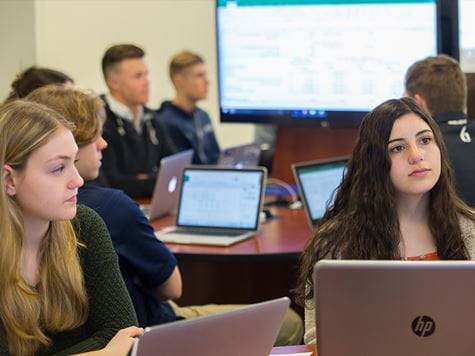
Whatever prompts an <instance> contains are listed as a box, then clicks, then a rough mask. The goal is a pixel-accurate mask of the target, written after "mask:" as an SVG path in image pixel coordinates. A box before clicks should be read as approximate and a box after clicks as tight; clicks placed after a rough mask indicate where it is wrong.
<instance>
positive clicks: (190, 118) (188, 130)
mask: <svg viewBox="0 0 475 356" xmlns="http://www.w3.org/2000/svg"><path fill="white" fill-rule="evenodd" d="M157 116H158V119H161V120H162V122H163V123H164V124H165V126H166V128H167V131H168V134H169V135H170V137H171V139H172V141H173V143H174V144H175V146H176V148H177V149H178V151H185V150H188V149H190V148H192V149H193V150H194V151H195V154H194V156H193V163H194V164H216V162H217V161H218V158H219V145H218V142H217V141H216V136H215V134H214V130H213V125H212V124H211V120H210V118H209V116H208V114H207V113H206V112H205V111H203V110H201V109H199V108H196V109H195V110H194V111H193V112H191V113H190V112H186V111H184V110H182V109H180V108H179V107H178V106H176V105H173V103H172V102H170V101H164V102H163V103H162V105H161V107H160V109H159V110H158V115H157Z"/></svg>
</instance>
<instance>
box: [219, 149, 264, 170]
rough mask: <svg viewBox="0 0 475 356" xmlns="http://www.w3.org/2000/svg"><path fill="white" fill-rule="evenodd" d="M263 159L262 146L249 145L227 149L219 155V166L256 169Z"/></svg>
mask: <svg viewBox="0 0 475 356" xmlns="http://www.w3.org/2000/svg"><path fill="white" fill-rule="evenodd" d="M260 158H261V145H260V144H259V143H249V144H245V145H238V146H232V147H228V148H225V149H224V150H223V151H221V153H220V154H219V159H218V165H220V166H226V167H236V168H242V167H255V166H257V165H258V164H259V159H260Z"/></svg>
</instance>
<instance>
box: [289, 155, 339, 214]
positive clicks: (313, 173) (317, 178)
mask: <svg viewBox="0 0 475 356" xmlns="http://www.w3.org/2000/svg"><path fill="white" fill-rule="evenodd" d="M345 167H346V162H345V161H340V162H333V163H327V164H316V165H314V166H308V167H302V168H299V169H298V170H297V172H298V175H299V180H300V185H301V187H302V190H303V192H302V193H303V194H304V195H305V201H306V204H307V208H308V210H309V212H310V217H311V219H312V221H315V220H318V219H320V218H321V217H322V216H323V214H324V213H325V210H326V208H327V206H330V205H331V204H333V200H334V198H335V194H333V193H334V192H335V190H336V189H337V188H338V186H339V185H340V183H341V180H342V178H343V174H344V172H345Z"/></svg>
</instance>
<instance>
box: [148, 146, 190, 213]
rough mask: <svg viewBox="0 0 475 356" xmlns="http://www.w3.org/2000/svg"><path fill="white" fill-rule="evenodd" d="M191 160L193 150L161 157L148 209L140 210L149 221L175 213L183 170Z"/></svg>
mask: <svg viewBox="0 0 475 356" xmlns="http://www.w3.org/2000/svg"><path fill="white" fill-rule="evenodd" d="M192 159H193V150H186V151H182V152H179V153H175V154H173V155H170V156H167V157H163V158H162V159H161V160H160V170H159V171H158V176H157V180H156V181H155V187H154V189H153V195H152V201H151V203H150V206H149V207H145V208H142V210H143V211H144V213H145V214H146V215H147V217H148V218H149V219H150V220H154V219H157V218H159V217H161V216H163V215H167V214H173V213H175V212H176V208H177V205H178V196H179V190H180V185H181V179H182V176H183V168H185V167H186V166H188V165H189V164H190V163H191V160H192Z"/></svg>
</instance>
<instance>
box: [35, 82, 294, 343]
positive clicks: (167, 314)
mask: <svg viewBox="0 0 475 356" xmlns="http://www.w3.org/2000/svg"><path fill="white" fill-rule="evenodd" d="M27 99H28V100H31V101H35V102H39V103H42V104H45V105H47V106H49V107H50V108H52V109H55V110H56V111H58V112H59V113H61V114H62V115H63V116H64V117H66V118H67V119H68V120H70V121H72V122H73V123H74V125H75V130H74V131H73V135H74V138H75V139H76V142H77V144H78V146H79V152H78V155H77V163H76V166H77V168H78V170H79V174H80V175H81V177H82V178H83V179H84V180H85V181H89V180H92V179H94V178H95V177H97V174H98V171H99V167H100V164H101V156H102V155H101V151H102V150H103V149H104V148H105V147H106V145H107V143H106V142H105V141H104V140H103V138H102V136H101V133H102V124H103V116H102V110H103V105H102V103H101V100H100V99H98V98H97V97H94V96H92V95H91V94H87V93H85V92H81V91H79V90H74V89H67V88H64V87H62V86H57V85H50V86H46V87H44V88H40V89H37V90H35V91H34V92H32V93H31V94H30V95H28V96H27ZM78 201H79V202H80V203H82V204H85V205H87V206H89V207H90V208H92V209H94V210H95V211H96V212H97V213H98V214H99V215H100V216H101V217H102V218H103V219H104V221H105V223H106V225H107V227H108V229H109V232H110V234H111V237H112V243H113V245H114V248H115V250H116V252H117V254H118V255H119V265H120V269H121V272H122V276H123V278H124V281H125V284H126V286H127V288H128V290H129V293H130V296H131V297H132V301H133V303H134V306H135V310H136V312H137V316H138V320H139V325H140V326H150V325H156V324H161V323H166V322H171V321H175V320H177V319H178V318H191V317H198V316H205V315H209V314H214V313H217V312H221V311H226V310H230V309H235V308H237V307H239V306H236V305H203V306H190V307H179V306H178V305H176V304H175V303H173V302H169V301H168V300H169V299H177V298H179V297H180V296H181V292H182V281H181V275H180V271H179V269H178V266H177V264H176V259H175V257H174V256H173V254H172V253H171V252H170V250H169V249H168V248H167V247H166V245H165V244H163V243H162V242H161V241H159V240H158V239H157V238H156V236H155V234H154V231H153V228H152V227H151V226H150V224H149V223H148V221H147V218H146V217H145V216H144V215H143V213H142V212H141V210H140V209H139V207H138V205H137V204H136V203H135V202H134V201H133V200H132V199H131V198H129V197H128V196H127V195H126V194H125V193H124V192H122V191H120V190H117V189H110V188H103V187H97V186H90V185H88V184H86V185H85V186H83V187H81V188H80V189H79V193H78ZM302 335H303V323H302V321H301V319H300V317H299V316H298V315H297V314H296V313H295V312H294V311H293V310H290V309H289V311H288V313H287V315H286V318H285V320H284V325H283V327H282V329H281V332H280V334H279V337H278V339H277V342H276V344H277V345H288V344H298V343H299V342H300V340H301V338H302Z"/></svg>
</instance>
